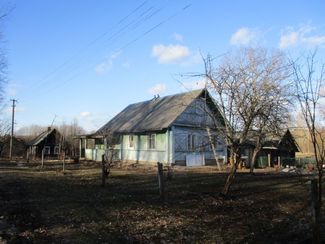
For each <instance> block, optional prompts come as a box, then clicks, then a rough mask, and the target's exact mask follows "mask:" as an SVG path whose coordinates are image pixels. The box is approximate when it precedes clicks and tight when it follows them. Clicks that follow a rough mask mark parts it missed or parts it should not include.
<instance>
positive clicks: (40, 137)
mask: <svg viewBox="0 0 325 244" xmlns="http://www.w3.org/2000/svg"><path fill="white" fill-rule="evenodd" d="M54 130H55V129H51V130H46V131H43V132H42V133H41V134H39V135H38V136H37V137H35V138H34V139H33V140H31V141H29V142H27V145H28V146H36V145H38V144H39V143H40V142H41V141H43V140H44V139H45V138H46V137H47V136H48V135H50V134H51V133H52V132H53V131H54Z"/></svg>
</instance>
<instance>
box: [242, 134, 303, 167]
mask: <svg viewBox="0 0 325 244" xmlns="http://www.w3.org/2000/svg"><path fill="white" fill-rule="evenodd" d="M254 148H255V142H254V141H253V140H249V141H248V142H247V143H246V145H245V147H244V148H243V149H242V159H243V160H244V161H245V164H246V166H247V167H248V166H249V163H250V161H251V159H252V155H253V150H254ZM296 152H299V146H298V144H297V143H296V141H295V139H294V137H293V136H292V134H291V132H290V131H289V130H287V131H286V132H284V133H283V135H281V136H277V135H272V136H268V137H267V138H266V139H265V141H264V143H263V147H262V150H261V151H260V152H259V153H258V155H257V160H256V161H257V162H256V165H255V166H256V167H262V168H263V167H267V166H268V167H274V166H277V165H282V166H286V165H294V164H295V154H296Z"/></svg>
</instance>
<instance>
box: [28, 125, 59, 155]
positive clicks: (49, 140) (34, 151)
mask: <svg viewBox="0 0 325 244" xmlns="http://www.w3.org/2000/svg"><path fill="white" fill-rule="evenodd" d="M63 144H64V139H63V136H62V135H61V133H60V132H59V131H58V130H57V129H52V128H51V127H48V129H47V130H46V131H43V132H42V133H41V134H39V135H38V136H37V137H35V138H34V139H32V140H31V141H29V142H28V143H27V145H28V157H31V158H41V157H42V153H44V157H47V158H56V157H58V156H59V154H60V152H61V149H62V148H63Z"/></svg>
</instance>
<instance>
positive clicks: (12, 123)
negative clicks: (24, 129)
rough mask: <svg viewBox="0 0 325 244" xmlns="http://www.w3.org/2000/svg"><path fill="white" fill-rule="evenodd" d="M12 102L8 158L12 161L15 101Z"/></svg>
mask: <svg viewBox="0 0 325 244" xmlns="http://www.w3.org/2000/svg"><path fill="white" fill-rule="evenodd" d="M10 101H12V117H11V137H10V150H9V158H10V160H11V159H12V140H13V137H14V126H15V107H16V102H17V100H16V99H11V100H10Z"/></svg>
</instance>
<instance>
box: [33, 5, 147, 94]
mask: <svg viewBox="0 0 325 244" xmlns="http://www.w3.org/2000/svg"><path fill="white" fill-rule="evenodd" d="M146 3H147V1H144V2H142V3H141V4H140V5H138V6H137V7H136V8H135V9H133V10H132V11H131V12H130V13H129V14H127V15H126V16H124V17H123V18H121V19H120V20H119V21H118V22H117V24H115V25H114V26H113V27H111V28H109V29H108V30H106V31H105V32H103V33H102V34H100V35H98V36H97V37H96V38H95V39H93V40H92V41H90V42H89V43H88V44H86V45H85V46H84V47H83V48H81V49H80V50H79V51H78V52H77V53H76V54H74V55H72V56H70V57H69V58H68V59H67V60H65V61H64V62H62V63H61V64H60V65H58V66H57V67H56V68H54V69H53V70H52V71H50V72H49V73H48V74H47V75H45V76H44V77H43V78H42V79H40V80H39V81H38V82H36V83H34V84H33V85H31V86H30V87H29V88H34V87H33V86H35V85H42V84H45V83H46V82H44V81H45V80H48V79H49V78H50V77H51V76H52V75H54V74H55V73H57V72H58V71H60V70H61V69H62V68H64V67H65V66H66V65H67V64H69V63H71V61H72V60H73V59H74V58H76V57H78V56H80V55H81V54H82V53H83V52H85V51H86V50H87V49H88V48H89V47H91V46H92V45H94V44H95V43H97V42H98V41H100V40H101V39H103V38H104V37H105V36H106V35H107V34H108V33H110V31H111V30H113V29H114V28H115V27H117V26H119V25H121V24H122V23H123V22H125V21H126V20H127V19H128V18H129V17H130V16H132V15H133V14H135V13H136V12H137V11H138V10H140V9H141V8H142V7H143V6H144V5H145V4H146Z"/></svg>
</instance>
